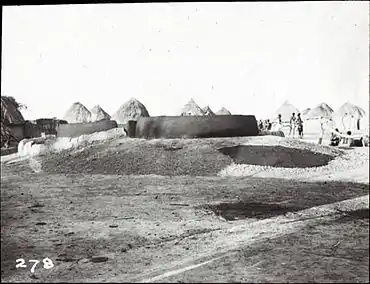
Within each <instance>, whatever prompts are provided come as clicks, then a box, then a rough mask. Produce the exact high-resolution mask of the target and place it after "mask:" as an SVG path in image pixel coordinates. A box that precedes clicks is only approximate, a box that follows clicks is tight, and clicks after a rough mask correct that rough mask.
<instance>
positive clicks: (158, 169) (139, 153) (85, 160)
mask: <svg viewBox="0 0 370 284" xmlns="http://www.w3.org/2000/svg"><path fill="white" fill-rule="evenodd" d="M231 163H232V159H231V158H230V157H227V156H225V155H222V154H221V153H219V152H218V151H217V149H212V148H210V147H207V148H195V149H192V148H191V147H189V146H186V147H183V148H182V147H180V146H177V145H175V146H167V145H162V144H158V145H151V144H149V143H136V144H133V145H130V146H128V145H126V146H125V144H123V145H122V146H119V147H115V148H113V147H112V149H110V147H109V145H108V146H107V145H95V146H90V147H86V148H82V149H79V150H77V151H75V152H71V151H68V150H66V151H63V152H61V153H51V154H49V155H47V156H45V157H43V161H42V168H43V170H44V171H46V172H48V173H65V174H80V173H84V174H117V175H150V174H154V175H163V176H182V175H190V176H215V175H216V174H217V173H218V172H219V171H221V170H222V169H223V168H224V167H226V166H227V165H230V164H231Z"/></svg>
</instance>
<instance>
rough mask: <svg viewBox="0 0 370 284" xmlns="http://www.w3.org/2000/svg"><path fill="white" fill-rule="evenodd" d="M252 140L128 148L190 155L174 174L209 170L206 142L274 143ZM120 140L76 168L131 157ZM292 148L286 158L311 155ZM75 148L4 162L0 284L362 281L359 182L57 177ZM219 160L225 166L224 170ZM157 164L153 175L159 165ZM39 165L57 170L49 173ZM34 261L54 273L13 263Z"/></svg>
mask: <svg viewBox="0 0 370 284" xmlns="http://www.w3.org/2000/svg"><path fill="white" fill-rule="evenodd" d="M259 139H260V138H258V139H254V140H253V139H252V140H250V139H246V140H245V139H233V140H232V141H230V140H228V141H226V140H223V141H221V140H208V139H205V141H202V143H199V141H198V142H196V141H190V143H189V142H187V143H188V144H187V143H185V142H183V141H177V142H176V143H175V142H174V141H162V142H161V141H150V142H144V141H136V142H135V145H136V147H137V148H135V149H137V150H136V151H137V152H139V151H141V152H143V151H144V150H145V152H144V153H143V154H142V156H145V155H144V154H146V155H147V156H150V155H152V152H153V150H152V148H150V146H149V147H147V146H145V145H144V144H145V143H147V144H150V145H154V146H155V147H157V148H159V147H162V146H161V145H163V143H164V144H165V146H166V147H169V145H171V147H174V148H176V147H178V146H179V144H180V145H181V147H182V149H184V148H185V147H187V145H191V146H192V147H190V146H188V148H187V149H188V150H187V151H186V152H185V153H183V154H182V155H181V157H182V158H181V159H182V160H185V162H184V161H177V159H180V158H178V157H177V158H174V157H172V159H173V160H172V161H177V164H178V165H180V166H181V165H184V164H185V165H187V164H188V163H193V161H194V160H193V159H194V158H193V156H195V155H198V158H199V160H202V161H203V160H207V161H208V160H211V161H214V160H216V161H218V160H219V157H220V156H218V154H217V155H213V153H216V152H214V148H212V147H213V146H212V145H215V144H214V143H216V145H217V147H228V146H233V145H234V146H235V145H242V144H243V145H244V144H245V143H249V144H253V143H254V144H258V143H260V144H263V143H264V144H268V143H266V141H267V140H268V139H272V138H263V139H262V138H261V139H262V140H259ZM266 139H267V140H266ZM126 141H127V144H125V142H122V141H119V140H116V141H111V142H110V143H109V144H107V145H109V147H108V149H106V148H104V145H103V144H96V145H94V147H95V148H89V150H88V151H89V153H90V154H89V155H86V156H85V160H84V161H85V163H88V161H90V157H91V155H97V156H95V157H96V159H97V160H99V159H100V158H101V157H103V158H104V159H106V156H104V155H103V154H102V153H107V152H110V153H116V154H117V155H118V154H119V155H123V154H122V153H127V152H129V151H130V150H128V149H129V148H130V145H131V144H130V143H134V141H132V139H127V140H126ZM215 141H216V142H215ZM274 141H275V142H274V143H280V144H284V143H288V142H286V141H287V140H274ZM276 141H277V142H276ZM284 141H285V142H284ZM120 143H122V144H120ZM181 143H183V144H181ZM191 143H193V144H191ZM289 143H290V142H289ZM289 143H288V144H289ZM292 143H296V142H292ZM292 143H290V145H291V144H292ZM270 144H272V143H270ZM298 144H299V142H297V145H295V147H296V148H301V149H303V148H305V147H309V146H307V145H305V144H302V143H300V144H299V145H298ZM143 145H144V146H143ZM211 146H212V147H211ZM125 147H126V148H125ZM145 147H146V148H145ZM315 147H316V146H315ZM316 148H317V147H316ZM81 149H84V148H78V149H75V150H73V151H70V152H69V154H67V152H63V153H62V154H61V155H60V154H58V155H59V156H58V155H57V154H55V156H54V157H55V159H54V160H51V158H50V157H52V156H53V155H48V156H44V157H39V158H35V159H34V160H33V162H30V160H23V161H22V159H18V161H19V162H15V163H10V164H7V163H2V165H1V200H2V202H1V209H2V210H1V226H2V229H1V242H2V246H1V261H2V268H1V269H2V271H1V273H2V281H5V282H25V281H27V282H46V281H49V282H61V281H66V282H80V281H81V282H211V281H212V282H225V281H226V282H306V281H310V282H350V281H354V282H368V281H369V269H368V265H369V223H368V222H369V195H368V194H369V185H368V184H366V183H355V182H339V181H333V180H332V181H330V182H328V180H323V181H322V182H305V181H302V180H296V179H287V178H284V179H276V178H261V177H249V176H219V175H218V174H217V173H218V171H219V169H218V168H216V169H215V168H212V175H213V176H211V175H208V176H191V175H188V176H184V175H179V173H181V172H176V170H175V169H174V170H173V172H172V175H168V176H158V175H144V176H143V175H141V176H138V175H117V174H114V173H108V174H104V172H103V173H100V174H99V173H88V172H85V174H71V173H68V172H66V170H67V166H66V165H73V163H72V162H71V161H73V160H75V156H74V155H78V153H79V152H78V151H80V152H83V151H84V150H82V151H81ZM85 149H86V148H85ZM94 149H95V150H96V151H95V150H94ZM130 149H131V151H133V150H132V149H133V148H130ZM194 149H195V150H194ZM178 151H180V150H178ZM178 151H176V150H175V151H164V152H170V153H174V152H178ZM193 151H198V152H193ZM317 151H318V152H320V153H322V154H330V155H332V156H333V157H334V160H333V161H337V160H338V159H343V160H346V159H347V158H346V157H347V153H345V152H343V151H339V150H337V149H331V148H325V147H319V148H317ZM117 152H119V153H117ZM217 152H218V153H219V151H217ZM96 153H100V154H96ZM184 154H186V155H189V156H190V157H191V158H189V160H187V158H186V159H185V158H184V157H183V156H184ZM68 155H69V156H70V157H72V158H68V157H69V156H68ZM131 155H134V153H132V154H131ZM155 155H158V153H156V154H155ZM176 155H178V154H176ZM60 157H63V158H64V160H63V159H60ZM155 157H157V156H155ZM48 159H49V160H48ZM226 159H227V163H228V164H227V165H230V163H233V161H232V159H231V158H230V157H225V160H226ZM45 161H47V162H45ZM56 161H58V163H56ZM117 161H118V159H117ZM148 161H149V159H148ZM160 161H161V160H156V161H155V162H154V161H153V160H152V164H153V163H154V164H155V165H157V166H161V165H162V164H161V163H160ZM163 161H164V160H163ZM222 161H223V160H222ZM346 161H347V162H348V160H346ZM125 162H128V161H127V159H122V160H121V163H122V164H123V163H125ZM47 163H49V164H47ZM146 163H149V162H145V163H141V164H140V163H139V165H146ZM222 163H223V162H222ZM330 163H331V162H330ZM330 163H329V165H328V166H327V167H328V168H329V169H330ZM112 164H115V163H112ZM220 164H221V163H220ZM36 165H38V166H39V171H38V172H37V173H35V166H36ZM47 165H59V169H65V171H64V172H63V171H62V172H59V173H57V172H54V173H49V172H48V171H51V168H52V167H51V166H50V167H47ZM79 165H81V166H83V167H86V166H84V165H83V163H82V162H80V164H79ZM174 165H176V164H174ZM196 165H198V164H196ZM222 165H223V164H222ZM223 166H224V165H223ZM164 167H165V168H166V169H168V165H167V164H165V166H164ZM180 168H181V167H180ZM184 168H185V166H183V167H182V168H181V169H184ZM288 170H289V169H288ZM44 257H48V258H50V259H52V261H53V263H54V265H55V266H54V267H53V268H52V269H49V270H46V269H44V268H43V267H42V265H41V264H39V266H37V267H36V270H35V272H34V273H31V272H30V266H29V264H28V263H27V264H28V267H27V268H15V264H16V263H15V260H16V259H18V258H24V259H25V260H26V261H28V260H29V259H38V260H42V259H43V258H44ZM98 257H100V258H98Z"/></svg>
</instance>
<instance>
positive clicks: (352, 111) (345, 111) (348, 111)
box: [333, 102, 366, 119]
mask: <svg viewBox="0 0 370 284" xmlns="http://www.w3.org/2000/svg"><path fill="white" fill-rule="evenodd" d="M365 114H366V113H365V111H364V110H363V109H362V108H360V107H359V106H356V105H354V104H351V103H350V102H346V103H345V104H343V105H342V106H341V107H340V108H339V109H338V110H336V111H335V112H334V113H333V116H334V117H337V118H342V117H346V116H350V117H353V118H354V119H361V118H363V117H364V116H365Z"/></svg>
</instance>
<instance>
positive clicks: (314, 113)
mask: <svg viewBox="0 0 370 284" xmlns="http://www.w3.org/2000/svg"><path fill="white" fill-rule="evenodd" d="M333 112H334V111H333V109H332V108H331V107H330V106H328V105H327V104H326V103H321V104H319V105H318V106H317V107H315V108H313V109H310V110H309V111H308V112H307V113H306V114H305V116H304V118H305V119H319V118H321V117H324V118H331V116H332V114H333Z"/></svg>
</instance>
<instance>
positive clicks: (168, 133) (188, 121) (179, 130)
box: [135, 115, 258, 138]
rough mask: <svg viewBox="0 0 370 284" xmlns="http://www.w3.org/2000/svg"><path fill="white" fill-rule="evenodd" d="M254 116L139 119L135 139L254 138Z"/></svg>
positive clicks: (255, 130) (255, 121) (256, 129)
mask: <svg viewBox="0 0 370 284" xmlns="http://www.w3.org/2000/svg"><path fill="white" fill-rule="evenodd" d="M257 135H258V126H257V120H256V118H255V116H254V115H220V116H218V115H217V116H157V117H140V118H139V119H138V121H137V124H136V134H135V137H137V138H212V137H239V136H257Z"/></svg>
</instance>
